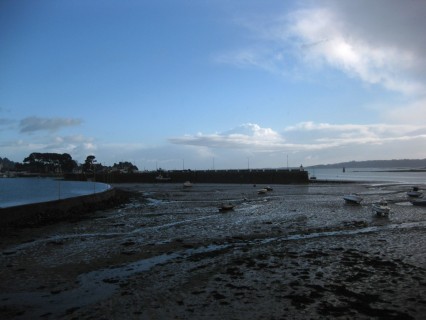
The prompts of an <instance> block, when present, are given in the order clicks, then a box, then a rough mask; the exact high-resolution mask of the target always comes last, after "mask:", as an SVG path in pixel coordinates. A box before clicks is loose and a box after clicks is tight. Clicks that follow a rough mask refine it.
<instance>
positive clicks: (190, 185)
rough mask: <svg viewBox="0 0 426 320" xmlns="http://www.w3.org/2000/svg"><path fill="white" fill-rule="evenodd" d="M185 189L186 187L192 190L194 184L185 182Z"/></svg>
mask: <svg viewBox="0 0 426 320" xmlns="http://www.w3.org/2000/svg"><path fill="white" fill-rule="evenodd" d="M183 187H184V188H191V187H192V183H191V181H185V182H184V183H183Z"/></svg>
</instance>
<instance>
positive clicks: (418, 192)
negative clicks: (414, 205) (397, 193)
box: [407, 187, 423, 198]
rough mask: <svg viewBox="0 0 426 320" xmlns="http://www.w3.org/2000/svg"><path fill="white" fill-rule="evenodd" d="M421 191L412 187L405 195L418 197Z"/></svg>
mask: <svg viewBox="0 0 426 320" xmlns="http://www.w3.org/2000/svg"><path fill="white" fill-rule="evenodd" d="M422 194H423V193H422V192H420V191H419V188H418V187H413V189H412V190H411V191H408V192H407V196H409V197H411V198H418V197H420V196H421V195H422Z"/></svg>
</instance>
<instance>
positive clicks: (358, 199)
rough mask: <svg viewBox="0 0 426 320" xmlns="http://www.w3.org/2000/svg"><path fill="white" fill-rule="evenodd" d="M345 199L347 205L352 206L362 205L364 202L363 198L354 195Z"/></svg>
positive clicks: (349, 195)
mask: <svg viewBox="0 0 426 320" xmlns="http://www.w3.org/2000/svg"><path fill="white" fill-rule="evenodd" d="M343 199H344V200H345V201H346V203H350V204H360V203H361V201H362V198H361V197H360V196H359V195H356V194H353V193H351V194H348V195H345V196H343Z"/></svg>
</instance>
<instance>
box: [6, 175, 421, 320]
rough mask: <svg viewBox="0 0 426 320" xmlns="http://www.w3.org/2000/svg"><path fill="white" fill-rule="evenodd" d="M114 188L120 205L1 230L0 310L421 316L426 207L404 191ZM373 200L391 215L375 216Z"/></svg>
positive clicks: (93, 314)
mask: <svg viewBox="0 0 426 320" xmlns="http://www.w3.org/2000/svg"><path fill="white" fill-rule="evenodd" d="M118 187H120V188H123V189H126V190H129V191H132V192H134V196H133V197H132V199H131V202H130V203H128V204H127V205H125V206H122V207H120V208H116V209H110V210H105V211H98V212H96V213H93V214H91V215H90V216H86V218H85V219H81V220H78V221H72V222H70V221H68V222H62V223H58V224H54V225H48V226H39V227H34V228H27V229H21V230H13V231H10V232H9V233H8V234H5V235H2V237H1V243H0V252H1V256H0V257H1V258H0V268H1V270H2V272H1V274H0V318H5V319H218V318H219V319H220V318H222V319H245V318H246V319H348V318H350V319H352V318H354V319H424V318H425V316H426V278H425V274H426V250H425V248H426V233H425V230H426V208H424V207H423V208H422V207H415V206H412V205H411V204H410V203H409V202H408V201H407V197H406V194H405V192H406V191H408V190H409V189H410V186H403V185H379V184H377V185H366V184H347V183H346V184H323V183H315V184H313V185H293V186H289V185H273V186H272V187H273V189H274V190H273V191H270V192H268V193H266V194H265V195H258V194H257V190H258V189H260V188H262V187H264V186H260V185H258V186H257V187H256V188H254V187H253V186H251V185H215V184H200V185H197V184H195V185H194V186H193V187H192V188H187V189H184V188H183V187H182V185H181V184H126V185H119V186H118ZM422 187H424V186H422ZM350 192H358V193H359V194H361V195H362V196H363V198H364V200H363V202H362V204H361V205H360V206H352V205H347V204H345V203H344V201H343V200H342V196H343V195H344V194H347V193H350ZM382 198H385V199H387V200H388V201H389V203H390V207H391V213H390V215H389V217H384V218H383V217H382V218H379V217H376V216H375V215H374V214H373V213H372V212H371V204H372V203H373V202H375V201H378V200H380V199H382ZM228 202H231V203H233V204H235V205H236V207H235V210H233V211H229V212H222V213H221V212H219V210H218V206H220V204H221V203H228Z"/></svg>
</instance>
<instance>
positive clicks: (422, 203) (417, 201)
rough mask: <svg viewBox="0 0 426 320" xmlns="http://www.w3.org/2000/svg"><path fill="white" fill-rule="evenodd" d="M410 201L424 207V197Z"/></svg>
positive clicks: (425, 201)
mask: <svg viewBox="0 0 426 320" xmlns="http://www.w3.org/2000/svg"><path fill="white" fill-rule="evenodd" d="M411 203H412V204H413V206H422V207H426V199H419V200H412V201H411Z"/></svg>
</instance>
